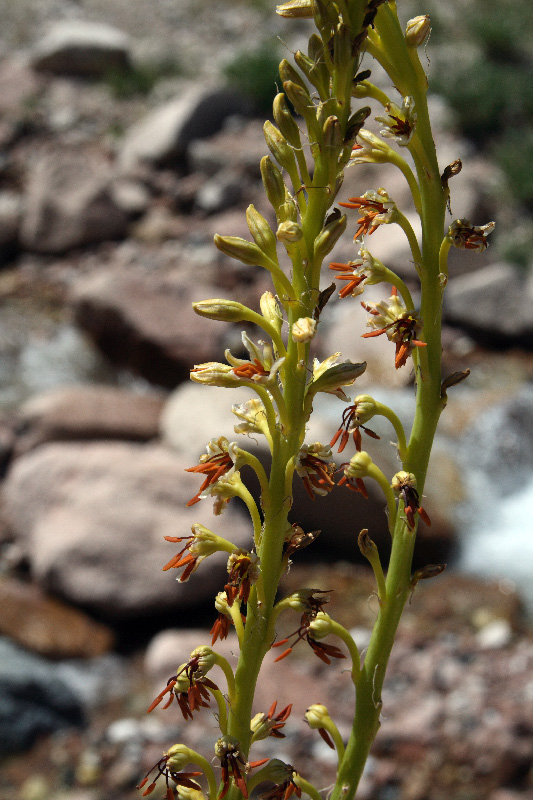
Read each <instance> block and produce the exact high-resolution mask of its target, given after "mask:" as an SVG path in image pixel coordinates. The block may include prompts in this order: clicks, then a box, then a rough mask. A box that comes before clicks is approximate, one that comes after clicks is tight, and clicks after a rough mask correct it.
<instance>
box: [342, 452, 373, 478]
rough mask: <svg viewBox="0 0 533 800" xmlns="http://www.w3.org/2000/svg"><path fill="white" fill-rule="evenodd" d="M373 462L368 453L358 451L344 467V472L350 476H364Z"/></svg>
mask: <svg viewBox="0 0 533 800" xmlns="http://www.w3.org/2000/svg"><path fill="white" fill-rule="evenodd" d="M373 463H374V462H373V461H372V459H371V458H370V456H369V455H368V453H366V452H365V451H364V450H363V451H362V452H361V453H356V454H355V455H354V456H352V457H351V459H350V461H349V463H348V464H347V465H346V467H345V469H344V473H345V475H347V476H348V477H350V478H364V477H365V476H366V475H368V470H369V468H370V467H371V466H372V465H373Z"/></svg>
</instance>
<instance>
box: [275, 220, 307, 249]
mask: <svg viewBox="0 0 533 800" xmlns="http://www.w3.org/2000/svg"><path fill="white" fill-rule="evenodd" d="M302 236H303V231H302V226H301V225H299V224H298V223H297V222H291V221H290V220H286V222H280V224H279V226H278V230H277V232H276V237H277V239H278V240H279V241H280V242H283V243H284V244H294V243H295V242H299V241H300V239H301V238H302Z"/></svg>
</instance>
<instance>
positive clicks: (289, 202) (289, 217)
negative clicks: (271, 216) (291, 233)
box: [278, 192, 298, 222]
mask: <svg viewBox="0 0 533 800" xmlns="http://www.w3.org/2000/svg"><path fill="white" fill-rule="evenodd" d="M278 218H279V221H280V222H289V221H290V222H297V221H298V209H297V208H296V203H295V202H294V200H293V199H292V197H291V196H290V194H289V192H286V194H285V202H284V203H283V204H282V205H281V206H280V207H279V211H278Z"/></svg>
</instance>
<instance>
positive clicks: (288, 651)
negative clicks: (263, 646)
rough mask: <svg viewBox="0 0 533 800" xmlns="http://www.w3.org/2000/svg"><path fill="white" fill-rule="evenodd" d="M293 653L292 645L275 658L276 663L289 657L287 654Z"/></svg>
mask: <svg viewBox="0 0 533 800" xmlns="http://www.w3.org/2000/svg"><path fill="white" fill-rule="evenodd" d="M291 653H292V647H288V648H287V649H286V650H284V651H283V653H282V654H281V655H280V656H278V657H277V658H275V659H274V664H275V663H276V662H277V661H281V660H282V659H284V658H287V656H289V655H290V654H291Z"/></svg>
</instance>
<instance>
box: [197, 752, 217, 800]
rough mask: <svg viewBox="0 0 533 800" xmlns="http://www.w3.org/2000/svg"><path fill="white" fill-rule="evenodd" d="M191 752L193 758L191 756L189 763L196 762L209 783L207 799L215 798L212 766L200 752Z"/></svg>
mask: <svg viewBox="0 0 533 800" xmlns="http://www.w3.org/2000/svg"><path fill="white" fill-rule="evenodd" d="M191 753H192V754H193V758H191V764H196V766H198V767H200V769H201V770H202V771H203V773H204V775H205V777H206V778H207V783H208V785H209V800H216V797H217V795H218V789H217V782H216V778H215V773H214V772H213V767H212V766H211V764H210V763H209V761H207V759H205V758H204V757H203V756H201V755H200V753H196V752H195V751H194V750H191Z"/></svg>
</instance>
